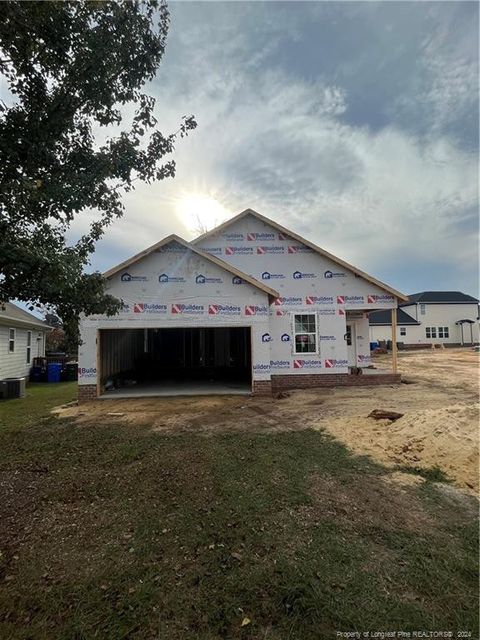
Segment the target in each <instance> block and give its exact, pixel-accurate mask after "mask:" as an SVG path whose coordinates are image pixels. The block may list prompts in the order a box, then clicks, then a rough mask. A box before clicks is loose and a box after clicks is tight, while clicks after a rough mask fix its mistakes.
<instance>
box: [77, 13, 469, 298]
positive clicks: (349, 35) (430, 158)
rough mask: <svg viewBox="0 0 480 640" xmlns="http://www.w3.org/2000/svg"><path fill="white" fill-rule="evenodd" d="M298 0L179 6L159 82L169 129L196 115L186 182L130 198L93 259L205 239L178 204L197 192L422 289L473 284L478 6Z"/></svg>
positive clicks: (183, 157) (183, 168)
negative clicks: (162, 242) (175, 238)
mask: <svg viewBox="0 0 480 640" xmlns="http://www.w3.org/2000/svg"><path fill="white" fill-rule="evenodd" d="M294 4H295V6H292V5H289V4H286V5H283V4H282V5H276V4H275V5H272V4H270V3H262V4H256V3H225V4H222V3H212V4H209V3H198V4H195V3H176V4H174V5H172V29H171V33H170V36H169V40H168V43H167V53H166V56H165V60H164V62H163V64H162V65H161V68H160V71H159V74H158V76H157V78H156V80H155V81H154V82H153V83H152V84H151V86H150V90H151V91H152V92H153V93H154V94H155V95H156V97H157V101H158V118H159V122H160V123H161V124H162V129H163V130H164V131H165V132H169V131H171V130H173V129H175V127H176V126H177V125H178V122H179V118H180V117H181V116H182V115H184V114H186V113H194V114H195V116H196V118H197V121H198V123H199V127H198V129H197V130H195V131H194V132H193V133H192V134H191V135H190V136H189V137H188V138H187V139H184V140H182V141H180V142H179V144H178V145H177V150H176V152H175V159H176V161H177V163H178V169H177V176H176V178H175V179H174V180H169V181H164V182H162V183H159V184H155V185H151V186H146V185H140V186H138V187H137V189H136V191H135V192H134V193H130V194H128V195H127V196H126V197H125V206H126V214H125V217H124V218H123V219H122V220H121V221H119V222H118V223H115V225H114V226H113V227H112V228H111V229H110V230H109V231H108V232H107V235H106V237H105V239H104V240H103V241H102V242H101V243H100V244H99V246H98V250H97V253H96V255H95V256H94V259H93V264H94V266H97V267H101V268H106V267H107V266H109V265H111V264H115V263H116V262H120V261H121V260H122V259H125V258H126V257H127V256H129V255H131V254H133V253H135V252H137V251H139V250H141V249H143V248H144V247H145V246H148V245H150V244H152V243H153V242H155V241H156V240H158V239H160V238H161V237H163V236H164V235H167V234H169V233H172V232H175V233H179V234H180V235H183V236H185V237H187V238H188V237H192V233H191V230H189V228H188V225H187V224H186V222H185V220H182V219H181V218H180V217H179V215H178V210H177V206H176V205H177V203H178V200H179V199H181V198H182V197H183V196H185V195H187V194H191V193H200V194H206V195H211V196H212V197H215V198H216V199H217V200H218V201H219V202H220V203H221V205H222V206H223V207H224V209H225V210H226V212H227V213H231V214H232V215H233V214H235V213H237V212H239V211H241V210H242V209H244V208H246V207H252V208H254V209H257V210H259V211H260V212H261V213H263V214H265V215H266V216H268V217H271V218H274V219H276V220H278V221H279V222H280V223H281V224H284V225H285V226H286V227H291V228H292V229H294V230H295V231H297V232H298V233H300V234H302V235H305V236H307V237H309V238H310V239H312V240H313V241H315V242H316V243H318V244H319V245H320V246H322V247H324V248H325V249H327V250H329V251H331V252H332V253H334V254H337V255H338V256H340V257H342V258H344V259H346V260H348V261H350V262H352V263H353V264H356V265H357V266H359V267H361V268H363V269H365V270H366V271H370V272H371V273H372V274H373V275H377V276H379V277H383V278H386V279H388V280H389V281H390V283H391V284H392V285H393V286H396V287H397V288H399V289H401V290H402V289H405V290H407V291H408V292H411V291H414V290H415V289H416V288H419V286H420V282H422V283H424V282H425V279H424V274H428V283H425V284H422V287H423V288H438V289H441V288H445V286H446V285H445V283H446V282H447V281H448V282H449V287H452V286H453V285H455V286H453V288H458V289H464V290H469V291H471V292H475V287H476V263H477V252H478V251H477V241H476V232H477V231H478V220H477V207H478V162H477V152H476V148H475V146H476V145H475V144H473V143H472V140H476V139H477V138H478V129H477V123H476V122H475V114H476V113H477V109H478V102H477V101H478V97H477V87H478V81H477V62H478V56H477V49H476V47H477V45H478V30H477V27H476V24H475V15H476V14H477V11H478V9H477V8H476V7H475V6H474V5H473V4H468V3H463V4H464V5H465V4H468V6H467V7H465V6H463V7H460V8H459V7H454V6H452V4H451V3H428V4H424V3H418V4H417V3H413V4H409V3H400V4H397V3H385V4H383V5H378V4H375V5H373V4H371V5H370V4H368V3H363V4H356V5H355V4H353V5H352V4H349V3H346V4H345V3H339V4H337V5H330V4H329V3H320V4H312V5H310V4H308V3H307V4H304V3H301V4H297V3H294ZM374 7H375V10H373V8H374ZM459 34H461V37H459ZM85 220H86V218H85ZM82 224H83V223H82V222H80V223H79V224H77V225H76V227H75V231H76V232H77V233H78V232H79V231H80V230H81V228H82ZM406 264H408V268H406V267H405V265H406ZM455 283H456V284H455ZM417 285H418V287H417Z"/></svg>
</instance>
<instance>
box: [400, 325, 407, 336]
mask: <svg viewBox="0 0 480 640" xmlns="http://www.w3.org/2000/svg"><path fill="white" fill-rule="evenodd" d="M400 335H401V336H406V335H407V328H406V327H400Z"/></svg>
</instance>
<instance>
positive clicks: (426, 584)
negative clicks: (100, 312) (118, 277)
mask: <svg viewBox="0 0 480 640" xmlns="http://www.w3.org/2000/svg"><path fill="white" fill-rule="evenodd" d="M73 393H74V387H73V386H69V385H61V386H60V385H59V386H57V387H55V388H52V387H51V386H49V385H45V386H44V387H42V389H40V387H31V388H30V395H29V397H28V398H27V400H25V401H24V402H25V403H29V408H27V407H26V406H23V405H22V401H10V402H8V403H6V404H2V405H0V415H1V416H2V420H4V422H5V423H7V425H10V427H11V426H12V425H13V424H14V425H16V428H7V429H3V430H1V429H0V550H1V552H2V555H1V556H0V638H2V639H3V638H9V639H10V638H11V639H20V638H22V639H24V640H26V639H27V638H31V639H34V640H41V639H51V638H55V640H63V639H65V640H66V639H69V640H74V639H75V640H81V639H82V640H83V639H90V638H92V639H93V638H100V639H102V640H104V639H112V640H119V639H120V638H134V639H138V640H140V639H141V640H147V639H154V638H155V639H162V640H163V639H168V640H179V639H182V640H183V639H190V638H193V639H200V640H207V639H213V638H258V639H264V638H266V639H267V640H279V639H285V638H292V639H293V638H296V639H301V640H308V639H316V640H317V639H319V638H320V639H322V638H336V635H335V632H336V631H337V630H359V631H367V630H368V631H377V630H392V629H393V630H404V631H406V630H411V631H413V630H419V629H420V630H432V631H433V630H452V631H471V632H472V635H471V638H476V637H477V635H476V634H477V631H476V630H477V626H478V617H477V598H478V586H477V548H478V547H477V543H478V542H477V523H476V521H475V515H476V503H475V502H474V500H473V499H472V500H471V501H470V500H469V499H465V500H460V501H459V500H456V499H454V498H451V497H448V495H447V494H444V493H442V492H440V491H439V490H438V489H437V488H436V485H435V484H434V483H432V482H430V481H427V482H426V483H425V484H424V485H423V486H422V487H421V488H416V489H414V488H409V489H400V488H398V487H396V486H394V485H390V484H387V483H386V482H385V481H384V476H385V473H386V470H385V469H383V468H382V467H380V466H378V465H375V464H373V463H372V462H370V461H369V460H367V459H365V458H360V457H355V456H353V455H351V454H350V453H349V452H348V451H347V449H346V448H345V447H344V446H342V445H341V444H339V443H337V442H335V441H333V440H332V439H330V438H329V437H327V436H326V435H324V434H322V433H320V432H315V431H311V430H305V431H301V432H284V433H276V434H268V435H267V434H251V433H250V434H243V435H236V434H218V435H213V436H206V435H200V434H192V433H181V434H178V435H164V434H159V433H154V432H152V431H150V430H148V429H145V428H138V427H135V428H134V427H126V426H105V425H91V426H85V425H82V426H76V425H74V424H73V423H71V422H69V421H67V420H62V421H61V420H57V419H55V418H48V417H47V418H46V417H45V416H46V410H47V408H48V407H50V406H51V405H53V404H55V403H57V402H59V401H65V400H68V399H70V397H71V396H72V395H73ZM13 403H15V404H13ZM12 407H14V410H13V409H12ZM42 407H43V408H42ZM5 411H6V413H7V418H5V415H6V414H5ZM22 424H25V426H24V427H23V428H20V425H22ZM242 622H244V626H242Z"/></svg>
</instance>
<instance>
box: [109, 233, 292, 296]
mask: <svg viewBox="0 0 480 640" xmlns="http://www.w3.org/2000/svg"><path fill="white" fill-rule="evenodd" d="M171 242H177V243H178V244H181V245H182V246H183V247H185V248H186V249H188V250H189V251H192V252H193V253H196V254H197V255H199V256H201V257H202V258H204V259H205V260H207V261H208V262H211V263H213V264H215V265H216V266H217V267H220V268H221V269H225V271H228V272H229V273H231V274H232V275H234V276H237V277H239V278H241V279H242V280H244V281H245V282H248V283H249V284H251V285H252V286H254V287H256V288H257V289H260V290H261V291H263V292H264V293H266V294H268V295H269V296H272V297H273V298H278V297H279V295H280V294H279V293H278V291H275V289H272V288H271V287H267V286H266V285H265V284H263V282H260V281H258V280H256V279H255V278H252V276H249V275H247V274H246V273H243V271H240V270H239V269H237V268H236V267H232V265H231V264H228V262H224V261H223V260H220V258H217V257H216V256H212V255H210V254H209V253H206V252H205V251H202V250H201V249H197V247H194V246H192V245H191V244H190V243H189V242H187V241H186V240H184V239H183V238H180V236H177V235H175V234H174V233H172V234H171V235H169V236H167V237H166V238H163V240H160V242H156V243H155V244H152V246H151V247H148V249H145V250H144V251H140V253H137V254H136V255H134V256H132V257H131V258H129V259H128V260H125V261H124V262H121V263H120V264H118V265H117V266H116V267H112V268H111V269H109V270H108V271H105V272H104V274H103V275H104V277H105V278H111V277H112V276H114V275H115V274H117V273H118V272H119V271H123V270H124V269H127V267H129V266H130V265H132V264H134V263H135V262H138V261H139V260H142V259H143V258H145V257H146V256H148V255H150V254H151V253H153V252H154V251H157V250H158V249H160V247H163V246H165V245H167V244H170V243H171Z"/></svg>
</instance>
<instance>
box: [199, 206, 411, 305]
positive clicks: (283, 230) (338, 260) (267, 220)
mask: <svg viewBox="0 0 480 640" xmlns="http://www.w3.org/2000/svg"><path fill="white" fill-rule="evenodd" d="M248 215H251V216H253V217H254V218H257V219H258V220H261V221H262V222H265V223H266V224H269V225H270V226H272V227H274V228H275V229H278V230H279V231H280V232H281V233H283V234H285V235H287V236H290V237H291V238H293V239H294V240H297V242H301V243H302V244H304V245H306V246H307V247H310V249H313V251H315V252H316V253H318V254H320V255H321V256H323V257H324V258H328V259H329V260H332V262H335V263H336V264H339V265H340V266H342V267H344V268H345V269H349V270H350V271H352V272H353V273H354V274H355V275H357V276H359V277H360V278H363V279H364V280H368V282H371V283H372V284H374V285H376V286H377V287H380V288H381V289H383V290H384V291H388V293H391V294H392V295H393V296H395V297H396V298H398V299H399V300H405V301H406V300H408V298H407V296H406V295H405V294H403V293H400V291H397V290H396V289H393V288H392V287H389V286H388V285H387V284H385V283H384V282H381V281H380V280H377V279H376V278H374V277H373V276H370V275H368V273H365V271H361V270H360V269H357V267H354V266H353V265H351V264H349V263H348V262H345V260H342V259H341V258H337V257H336V256H334V255H333V254H331V253H329V252H328V251H325V249H322V248H321V247H319V246H317V245H316V244H314V243H313V242H310V240H307V239H306V238H302V236H299V235H298V234H297V233H295V232H294V231H290V229H287V228H286V227H282V225H280V224H278V222H275V221H274V220H270V218H266V217H265V216H262V215H261V214H260V213H258V212H257V211H254V210H253V209H245V211H242V212H241V213H239V214H238V215H236V216H234V217H233V218H230V220H226V221H225V222H223V223H222V224H220V225H218V227H215V228H214V229H212V230H211V231H207V233H203V234H202V235H201V236H199V237H198V238H195V240H192V244H197V243H198V242H200V241H202V240H205V239H206V238H209V237H210V236H212V235H214V234H216V233H218V232H219V231H222V230H223V229H225V228H227V227H229V226H230V225H231V224H233V223H234V222H237V221H238V220H241V219H242V218H245V217H246V216H248Z"/></svg>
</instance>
